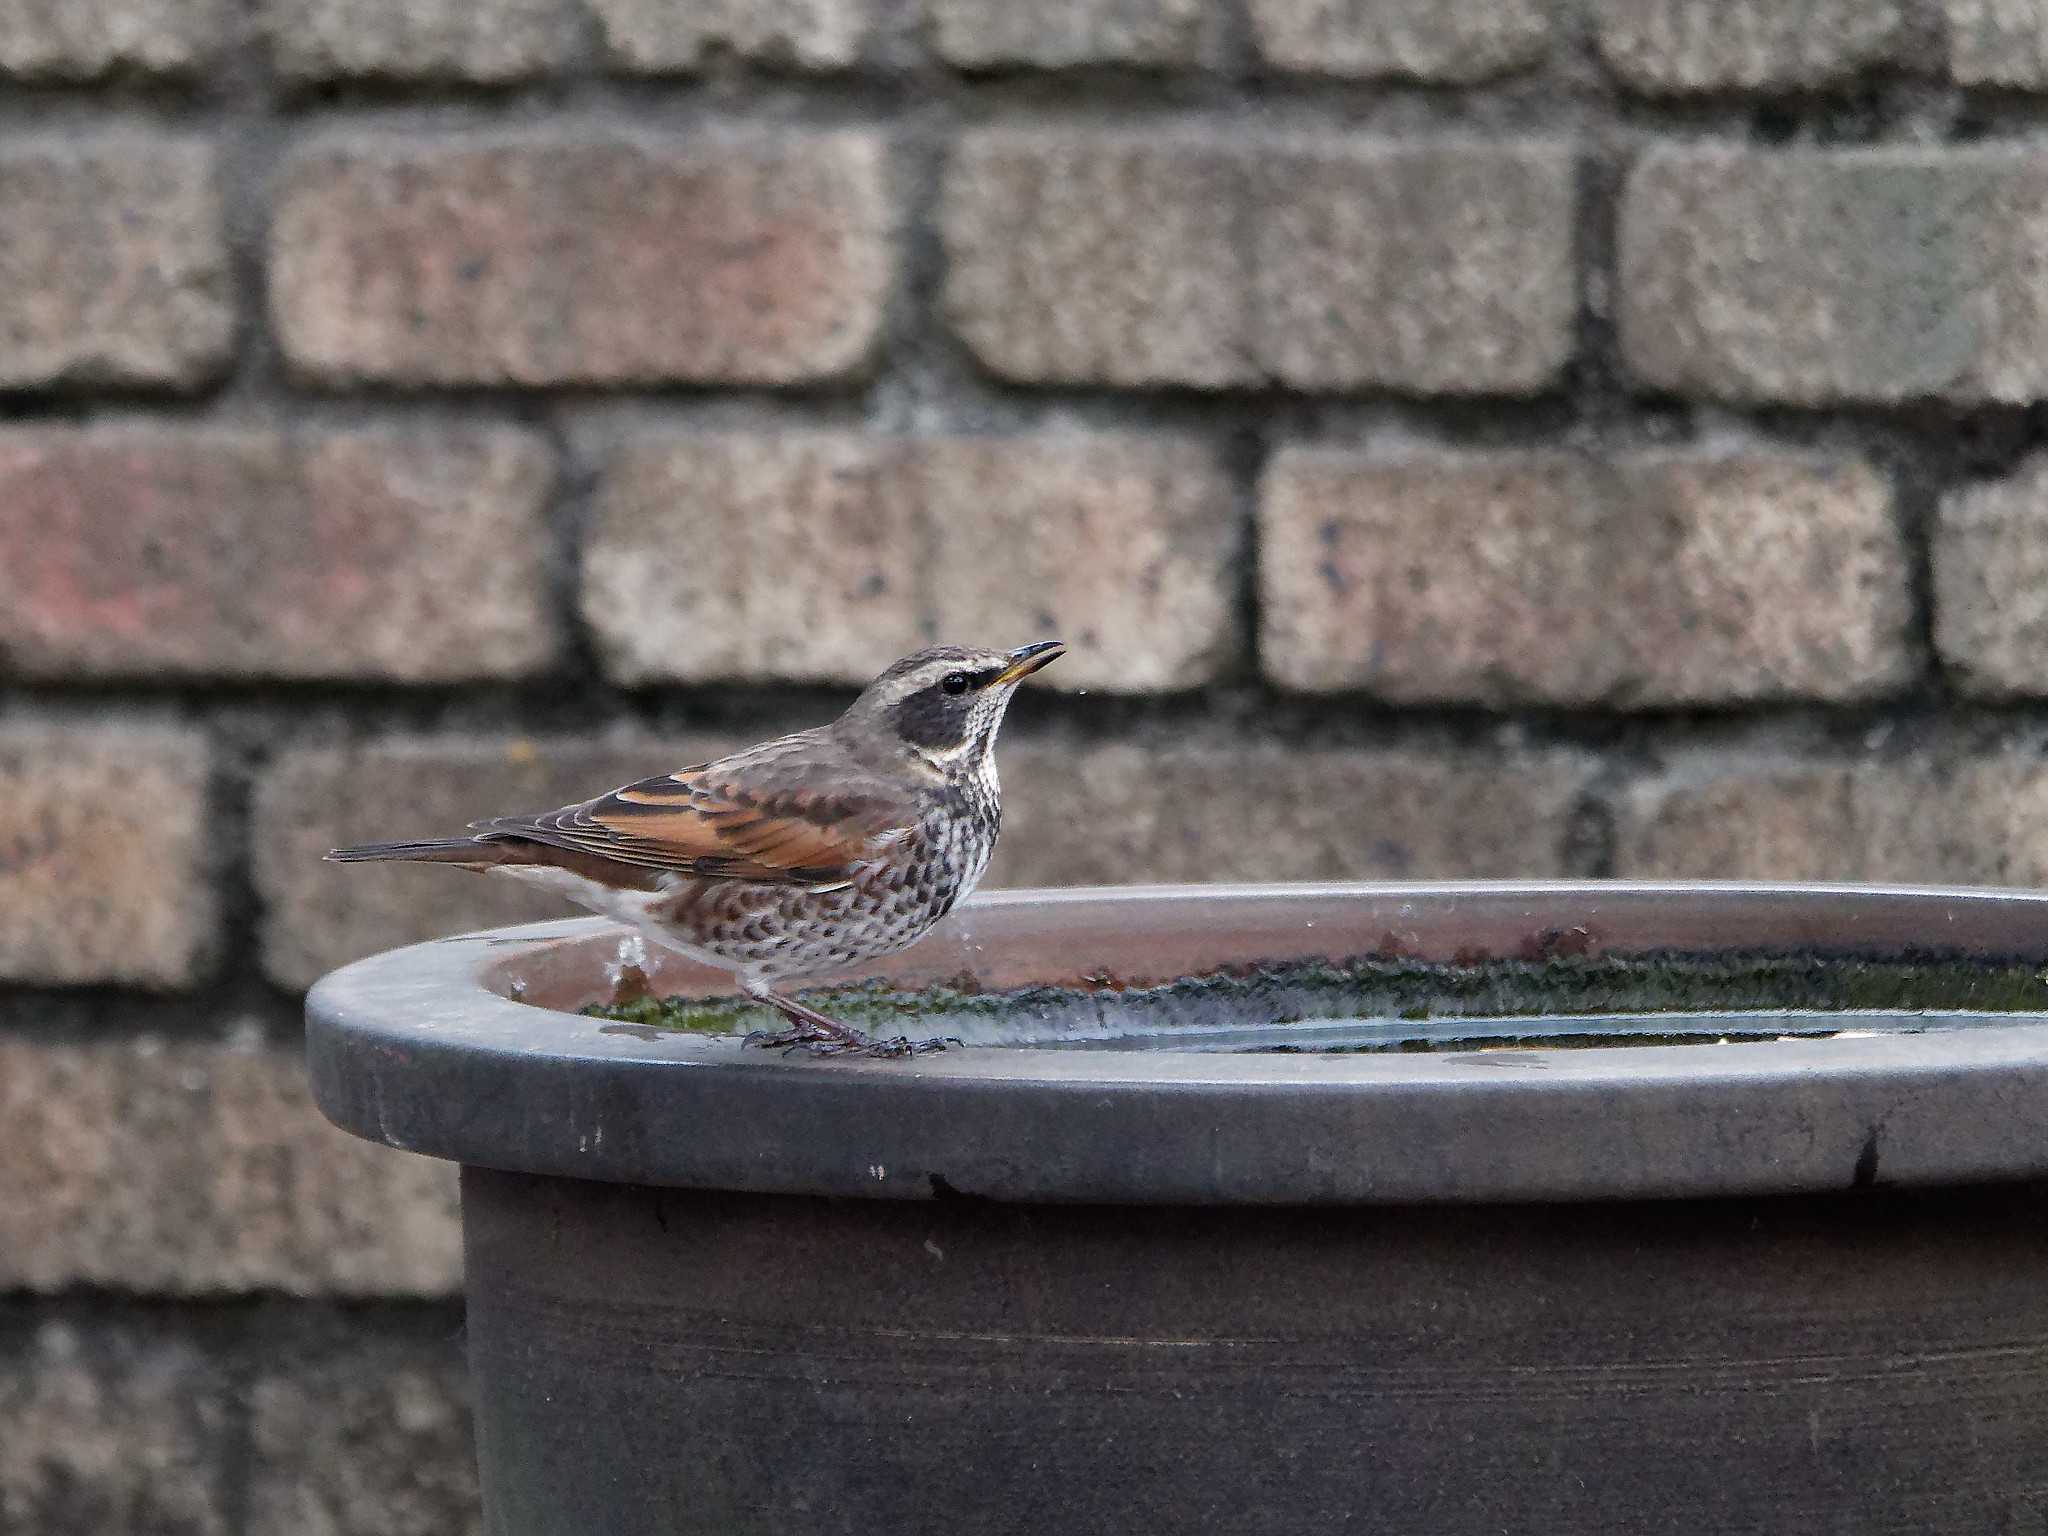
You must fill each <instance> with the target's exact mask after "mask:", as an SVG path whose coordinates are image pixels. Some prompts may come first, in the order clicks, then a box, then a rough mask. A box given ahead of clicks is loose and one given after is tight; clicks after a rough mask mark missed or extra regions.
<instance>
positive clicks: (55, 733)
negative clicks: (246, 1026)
mask: <svg viewBox="0 0 2048 1536" xmlns="http://www.w3.org/2000/svg"><path fill="white" fill-rule="evenodd" d="M206 776H207V753H206V745H205V742H204V740H203V739H202V738H201V737H200V736H198V735H197V734H196V733H195V732H191V731H185V730H172V729H151V728H145V727H129V726H115V725H108V726H39V725H32V724H16V725H9V726H6V727H4V728H0V912H4V913H5V914H6V917H7V920H6V922H4V923H0V980H7V981H28V982H43V983H73V982H126V983H132V984H138V985H142V986H150V987H180V986H185V985H188V984H190V983H192V982H194V981H196V980H198V979H199V978H200V976H201V975H202V974H203V972H204V971H205V969H206V968H207V965H208V962H209V960H210V958H211V955H212V952H213V949H214V946H215V942H216V937H217V936H216V932H215V927H216V907H215V900H214V891H213V876H212V868H211V860H210V858H209V857H208V853H207V837H208V818H207V811H206ZM0 1262H4V1260H0Z"/></svg>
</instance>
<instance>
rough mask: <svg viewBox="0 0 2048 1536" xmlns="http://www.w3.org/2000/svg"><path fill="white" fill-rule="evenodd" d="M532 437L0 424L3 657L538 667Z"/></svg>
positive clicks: (540, 608)
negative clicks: (7, 598) (4, 580)
mask: <svg viewBox="0 0 2048 1536" xmlns="http://www.w3.org/2000/svg"><path fill="white" fill-rule="evenodd" d="M553 474H554V470H553V461H552V458H551V456H550V454H549V452H548V450H547V447H546V445H545V444H544V443H543V442H542V441H541V440H540V439H538V438H536V437H533V436H531V435H529V434H527V433H523V432H516V431H511V430H509V429H504V428H480V429H464V430H449V431H404V432H393V431H355V432H285V433H280V432H276V431H270V430H256V429H246V430H239V429H219V428H202V429H199V430H185V429H178V428H168V427H156V426H150V427H110V428H91V429H86V430H83V431H80V430H73V429H69V428H22V429H15V430H0V573H4V574H5V576H6V578H7V583H6V584H7V586H8V588H9V590H10V593H11V599H10V602H9V603H8V604H7V605H6V606H4V607H0V656H4V657H5V658H6V659H7V661H8V662H9V664H10V665H11V666H12V667H13V668H14V669H15V670H17V671H20V672H24V673H28V674H31V675H34V676H38V677H54V678H68V677H77V676H86V677H135V676H144V677H154V676H161V675H166V674H170V675H196V676H202V677H214V676H234V677H333V678H373V679H380V680H382V679H390V680H395V681H403V682H446V681H457V680H462V679H467V678H474V677H517V676H522V675H525V674H529V673H532V672H535V671H538V670H540V669H541V668H543V667H544V666H546V665H547V663H548V662H549V661H550V660H552V659H553V657H554V655H555V654H556V652H557V650H558V648H559V645H560V639H561V636H560V633H559V625H558V624H557V622H556V619H555V615H554V613H553V611H552V609H551V607H550V594H549V580H548V565H549V559H550V541H549V536H548V531H547V527H546V524H545V521H544V518H545V512H546V503H547V498H548V494H549V490H550V487H551V484H552V481H553Z"/></svg>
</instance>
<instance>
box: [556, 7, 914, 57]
mask: <svg viewBox="0 0 2048 1536" xmlns="http://www.w3.org/2000/svg"><path fill="white" fill-rule="evenodd" d="M590 8H591V10H592V11H594V12H595V13H596V15H597V21H598V25H599V27H600V28H601V29H602V30H603V33H604V46H605V52H606V54H607V56H608V57H609V58H610V60H611V63H612V65H613V67H614V68H616V69H618V70H620V71H621V72H623V73H628V74H638V75H674V74H689V73H693V72H694V71H697V70H700V69H703V68H705V67H707V66H708V65H711V64H713V63H715V62H716V61H717V60H718V58H719V57H721V56H723V55H731V56H732V57H734V58H740V59H746V60H748V61H749V62H752V63H756V64H760V65H763V66H766V67H769V68H785V69H799V70H805V71H819V72H822V71H827V70H840V69H849V68H851V67H852V66H853V65H854V64H856V63H857V62H858V61H859V58H860V51H861V45H862V44H863V42H865V40H866V39H867V36H868V34H869V32H870V31H871V30H872V28H873V20H874V19H873V15H872V9H873V0H691V3H690V4H689V5H687V6H678V5H674V4H671V3H669V0H590Z"/></svg>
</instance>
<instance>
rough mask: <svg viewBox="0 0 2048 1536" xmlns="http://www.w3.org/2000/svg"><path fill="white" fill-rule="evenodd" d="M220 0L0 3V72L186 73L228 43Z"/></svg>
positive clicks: (50, 75) (86, 76) (89, 75)
mask: <svg viewBox="0 0 2048 1536" xmlns="http://www.w3.org/2000/svg"><path fill="white" fill-rule="evenodd" d="M227 21H228V9H227V6H226V5H225V4H223V3H222V0H0V75H8V76H12V77H13V78H15V79H19V80H37V81H45V80H48V81H84V80H99V79H103V78H105V77H106V76H109V75H115V74H128V73H133V74H138V75H174V76H176V75H189V74H190V73H192V72H193V71H194V70H195V69H197V68H198V67H199V66H200V65H202V64H204V63H206V62H208V61H209V60H211V59H213V58H214V57H215V56H216V55H217V54H218V53H219V51H220V49H221V47H222V46H223V45H224V44H225V42H226V40H227Z"/></svg>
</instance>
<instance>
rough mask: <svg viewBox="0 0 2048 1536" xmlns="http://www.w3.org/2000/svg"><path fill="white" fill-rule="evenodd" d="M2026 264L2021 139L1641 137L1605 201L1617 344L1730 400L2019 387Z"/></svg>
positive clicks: (2026, 386) (2032, 214)
mask: <svg viewBox="0 0 2048 1536" xmlns="http://www.w3.org/2000/svg"><path fill="white" fill-rule="evenodd" d="M2044 263H2048V165H2044V164H2043V162H2042V160H2041V158H2040V157H2039V156H2038V155H2036V154H2034V153H2033V152H2032V151H2031V150H2026V149H2008V148H1974V149H1973V148H1962V149H1950V148H1944V149H1933V148H1917V147H1916V148H1883V149H1854V150H1830V151H1791V152H1765V153H1759V152H1753V151H1749V150H1744V149H1738V148H1732V147H1715V148H1663V149H1657V150H1653V151H1651V152H1649V153H1647V154H1645V155H1644V156H1643V158H1642V159H1641V161H1640V162H1639V163H1638V164H1637V166H1636V167H1635V169H1634V171H1633V172H1632V173H1631V174H1630V176H1629V179H1628V184H1627V188H1626V190H1625V192H1624V195H1623V198H1622V208H1621V236H1620V268H1621V306H1620V324H1621V342H1622V350H1623V353H1624V355H1625V357H1626V359H1627V361H1628V364H1629V366H1630V367H1631V368H1632V369H1633V370H1634V371H1635V372H1636V374H1637V375H1638V376H1639V377H1641V378H1642V379H1643V380H1644V381H1645V382H1647V383H1649V384H1651V385H1654V386H1656V387H1658V388H1660V389H1668V390H1673V391H1678V392H1681V393H1702V394H1712V395H1719V396H1723V397H1726V398H1730V399H1735V400H1783V401H1790V402H1794V403H1798V404H1807V405H1822V404H1828V403H1831V402H1834V401H1841V400H1872V401H1897V400H1915V399H1923V398H1931V397H1943V398H1947V399H1951V400H1958V401H1966V402H1967V401H2023V400H2031V399H2034V398H2036V397H2039V396H2042V395H2048V302H2044V300H2043V298H2042V295H2041V292H2040V285H2039V283H2038V282H2037V280H2036V273H2037V272H2038V271H2039V269H2040V268H2041V266H2042V265H2043V264H2044Z"/></svg>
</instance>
